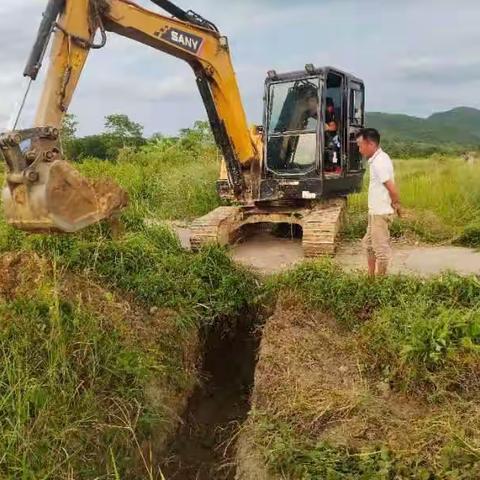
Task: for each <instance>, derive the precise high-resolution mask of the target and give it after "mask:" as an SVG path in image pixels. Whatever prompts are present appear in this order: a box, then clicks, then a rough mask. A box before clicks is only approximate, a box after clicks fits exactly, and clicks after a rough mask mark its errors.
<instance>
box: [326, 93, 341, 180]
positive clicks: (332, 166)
mask: <svg viewBox="0 0 480 480" xmlns="http://www.w3.org/2000/svg"><path fill="white" fill-rule="evenodd" d="M340 156H341V144H340V138H339V136H338V122H337V118H336V115H335V104H334V103H333V100H332V98H330V97H327V99H326V111H325V171H326V172H333V173H337V174H339V173H341V162H340Z"/></svg>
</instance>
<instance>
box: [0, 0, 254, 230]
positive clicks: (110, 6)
mask: <svg viewBox="0 0 480 480" xmlns="http://www.w3.org/2000/svg"><path fill="white" fill-rule="evenodd" d="M152 2H153V3H155V4H157V5H158V6H160V7H162V8H164V9H165V10H167V11H168V12H170V13H171V14H172V15H174V16H175V17H176V18H169V17H166V16H163V15H160V14H158V13H155V12H152V11H149V10H147V9H144V8H142V7H140V6H138V5H136V4H135V3H133V2H131V1H129V0H49V3H48V6H47V9H46V11H45V13H44V17H43V21H42V23H41V26H40V30H39V33H38V36H37V41H36V43H35V45H34V48H33V50H32V54H31V56H30V58H29V61H28V64H27V67H26V69H25V73H24V74H25V76H28V77H30V78H31V79H32V80H34V79H35V78H36V77H37V74H38V72H39V70H40V68H41V64H42V59H43V56H44V53H45V51H46V49H47V45H48V42H49V39H50V36H51V35H53V44H52V48H51V59H50V66H49V69H48V72H47V76H46V82H45V85H44V88H43V92H42V96H41V100H40V104H39V107H38V109H37V114H36V117H35V123H34V127H33V128H31V129H28V130H22V131H13V132H9V133H6V134H3V135H1V136H0V148H1V149H2V153H3V155H4V157H5V160H6V163H7V175H6V186H5V188H4V190H3V195H2V198H3V203H4V209H5V212H6V215H7V219H8V221H9V222H10V223H11V224H12V225H14V226H16V227H18V228H21V229H24V230H29V231H61V232H74V231H77V230H80V229H81V228H84V227H86V226H88V225H90V224H92V223H95V222H98V221H99V220H101V219H104V218H108V217H110V216H111V215H113V214H115V213H116V212H118V211H119V210H120V209H121V208H122V207H124V206H125V204H126V197H125V194H124V193H123V192H122V191H121V190H120V188H119V187H117V186H115V185H113V184H112V183H105V182H103V183H100V184H92V183H90V182H88V181H87V180H85V179H84V178H83V177H81V176H80V174H79V173H78V172H77V171H76V170H75V169H73V168H72V167H71V165H70V164H69V163H68V162H66V161H65V160H64V159H63V157H62V152H61V148H60V146H59V131H60V127H61V124H62V120H63V117H64V115H65V113H66V111H67V109H68V107H69V105H70V102H71V100H72V97H73V95H74V93H75V89H76V87H77V85H78V82H79V79H80V76H81V73H82V70H83V67H84V65H85V63H86V60H87V58H88V55H89V53H90V51H91V50H92V49H96V48H101V47H103V46H104V45H105V43H106V41H107V35H106V32H107V31H108V32H114V33H116V34H119V35H122V36H124V37H127V38H130V39H132V40H135V41H137V42H140V43H142V44H144V45H148V46H150V47H153V48H155V49H157V50H160V51H162V52H165V53H167V54H170V55H173V56H175V57H177V58H179V59H181V60H184V61H185V62H187V63H188V64H189V65H190V66H191V67H192V69H193V71H194V73H195V77H196V80H197V85H198V88H199V91H200V94H201V96H202V99H203V102H204V104H205V107H206V110H207V114H208V118H209V120H210V124H211V127H212V130H213V133H214V136H215V140H216V142H217V144H218V146H219V148H220V149H221V151H222V153H223V157H224V160H225V165H226V167H227V173H228V179H229V183H230V185H231V187H232V189H233V192H234V194H235V196H236V197H237V198H238V199H243V198H245V195H246V194H247V191H248V189H249V188H250V187H249V186H248V185H247V184H246V183H247V182H246V181H245V178H246V172H247V170H248V169H252V168H253V166H254V165H255V164H258V162H259V153H258V151H257V149H256V147H255V140H254V138H253V137H252V135H251V132H250V130H249V128H248V124H247V119H246V115H245V111H244V108H243V104H242V101H241V97H240V91H239V88H238V84H237V80H236V76H235V72H234V69H233V66H232V62H231V58H230V52H229V47H228V40H227V38H226V37H224V36H222V35H221V34H220V33H219V32H218V30H217V28H216V27H215V25H213V24H212V23H211V22H209V21H207V20H205V19H203V18H202V17H200V16H199V15H197V14H195V13H193V12H185V11H183V10H182V9H180V8H178V7H177V6H175V5H174V4H172V3H171V2H170V1H168V0H152ZM133 88H135V86H134V85H132V89H133Z"/></svg>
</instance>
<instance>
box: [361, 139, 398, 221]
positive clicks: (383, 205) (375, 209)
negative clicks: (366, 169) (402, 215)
mask: <svg viewBox="0 0 480 480" xmlns="http://www.w3.org/2000/svg"><path fill="white" fill-rule="evenodd" d="M368 164H369V165H370V185H369V188H368V213H369V214H370V215H390V214H392V213H394V210H393V207H392V200H391V198H390V194H389V193H388V190H387V188H386V187H385V185H384V183H385V182H387V181H388V180H394V179H395V177H394V173H393V164H392V160H391V159H390V157H389V156H388V155H387V154H386V153H385V152H384V151H383V150H382V149H381V148H379V149H378V150H377V151H376V152H375V154H374V155H373V157H372V158H370V159H369V160H368Z"/></svg>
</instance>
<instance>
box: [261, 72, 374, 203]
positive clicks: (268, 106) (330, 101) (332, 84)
mask: <svg viewBox="0 0 480 480" xmlns="http://www.w3.org/2000/svg"><path fill="white" fill-rule="evenodd" d="M364 98H365V93H364V84H363V82H362V81H361V80H360V79H358V78H356V77H354V76H353V75H350V74H348V73H346V72H342V71H340V70H338V69H333V68H330V67H325V68H315V67H314V66H313V65H307V66H306V67H305V70H303V71H298V72H291V73H286V74H278V73H277V72H275V71H270V72H269V73H268V77H267V79H266V82H265V114H264V125H263V135H264V152H263V159H264V161H263V172H262V178H261V180H260V189H259V199H258V201H259V202H268V201H275V200H291V201H295V200H315V199H323V198H329V197H333V196H341V195H346V194H349V193H351V192H354V191H358V190H359V189H360V188H361V184H362V179H363V174H364V168H363V164H362V160H361V156H360V153H359V151H358V148H357V145H356V141H355V140H356V134H357V133H358V132H359V131H360V129H361V128H363V127H364V121H365V114H364V105H365V100H364Z"/></svg>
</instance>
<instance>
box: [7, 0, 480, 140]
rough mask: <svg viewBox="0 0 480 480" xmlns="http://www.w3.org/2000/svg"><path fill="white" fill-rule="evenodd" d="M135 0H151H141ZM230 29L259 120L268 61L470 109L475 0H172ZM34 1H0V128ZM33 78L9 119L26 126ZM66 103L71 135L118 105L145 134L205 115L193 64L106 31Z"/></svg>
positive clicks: (32, 24)
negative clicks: (20, 112) (341, 74)
mask: <svg viewBox="0 0 480 480" xmlns="http://www.w3.org/2000/svg"><path fill="white" fill-rule="evenodd" d="M138 3H140V4H142V5H144V6H148V7H149V8H152V9H154V10H158V11H160V10H159V9H158V8H157V7H156V6H155V5H153V4H152V3H151V2H149V0H138ZM177 3H178V4H179V5H180V6H182V7H184V8H185V9H193V10H195V11H197V12H199V13H201V14H202V15H203V16H204V17H206V18H208V19H210V20H212V21H214V22H215V23H216V24H217V25H218V26H219V27H220V29H221V31H222V33H224V34H226V35H227V36H228V37H229V39H230V46H231V50H232V56H233V61H234V65H235V68H236V71H237V75H238V80H239V83H240V89H241V91H242V95H243V99H244V102H245V107H246V110H247V115H248V117H249V120H250V121H251V122H256V123H257V122H260V121H261V112H262V108H263V104H262V95H263V81H264V78H265V73H266V71H267V70H269V69H272V68H274V69H276V70H278V71H288V70H295V69H299V68H303V66H304V65H305V64H306V63H314V64H316V65H318V66H320V65H334V66H337V67H340V68H343V69H345V70H348V71H351V72H352V73H354V74H356V75H357V76H359V77H361V78H363V79H364V80H365V83H366V88H367V109H368V110H370V111H383V112H399V113H408V114H413V115H418V116H427V115H429V114H431V113H432V112H434V111H441V110H447V109H450V108H452V107H455V106H461V105H468V106H473V107H478V108H480V95H479V92H480V54H479V53H478V52H479V48H480V1H478V0H456V1H455V2H452V1H451V0H295V1H292V0H177ZM45 5H46V0H1V3H0V44H1V45H2V48H1V49H0V63H1V69H0V89H1V90H0V92H1V97H0V98H1V103H0V130H1V129H4V128H6V127H7V125H8V123H9V118H11V116H12V114H13V112H14V110H15V105H16V104H18V101H19V98H20V97H21V93H22V91H23V89H24V87H25V79H23V78H22V75H21V74H22V72H23V67H24V63H25V60H26V58H27V56H28V53H29V50H30V48H31V45H32V43H33V40H34V36H35V33H36V29H37V26H38V22H39V20H40V17H41V12H42V10H43V9H44V7H45ZM40 87H41V79H40V80H38V81H37V82H36V84H35V87H34V89H33V92H32V95H31V97H30V100H29V102H28V104H27V107H26V109H25V114H24V116H23V119H22V123H21V126H23V127H26V126H29V124H30V122H31V119H32V116H33V112H34V109H35V104H36V97H37V95H38V90H39V89H40ZM70 111H71V112H72V113H74V114H76V115H77V116H78V118H79V120H80V132H81V133H82V134H89V133H94V132H97V131H99V130H101V129H102V127H103V117H104V116H105V115H107V114H109V113H126V114H128V115H129V116H130V117H131V118H132V119H134V120H135V121H137V122H140V123H142V124H143V125H145V131H146V133H147V134H150V133H153V132H163V133H169V134H170V133H175V132H177V131H178V129H179V128H183V127H187V126H190V125H191V124H192V123H193V122H194V121H195V120H197V119H200V118H205V113H204V108H203V105H202V103H201V100H200V96H199V94H198V91H197V89H196V84H195V81H194V77H193V73H192V72H191V70H190V68H189V67H188V66H187V65H186V64H184V63H183V62H181V61H180V60H177V59H174V58H171V57H169V56H167V55H166V54H162V53H160V52H156V51H155V50H153V49H150V48H149V47H144V46H141V45H138V44H135V43H133V42H132V41H130V40H126V39H123V38H119V37H116V36H114V35H113V34H110V35H109V41H108V44H107V46H106V47H105V48H104V49H102V50H100V51H94V52H92V54H91V56H90V59H89V61H88V64H87V68H86V70H85V71H84V74H83V77H82V79H81V82H80V85H79V88H78V91H77V93H76V96H75V99H74V101H73V103H72V105H71V108H70Z"/></svg>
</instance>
